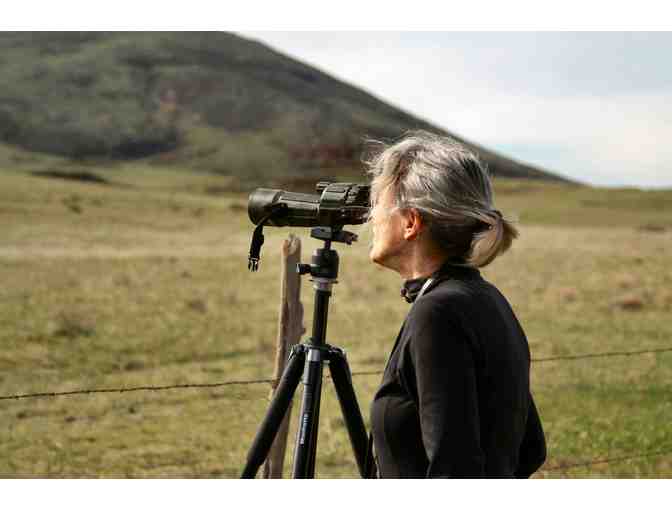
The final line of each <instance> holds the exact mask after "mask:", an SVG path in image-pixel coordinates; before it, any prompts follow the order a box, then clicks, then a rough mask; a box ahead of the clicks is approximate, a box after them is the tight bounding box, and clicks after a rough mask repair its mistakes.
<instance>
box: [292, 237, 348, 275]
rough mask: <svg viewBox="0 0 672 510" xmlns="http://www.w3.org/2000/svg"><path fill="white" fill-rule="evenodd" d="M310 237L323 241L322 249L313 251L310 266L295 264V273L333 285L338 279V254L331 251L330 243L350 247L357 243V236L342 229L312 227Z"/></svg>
mask: <svg viewBox="0 0 672 510" xmlns="http://www.w3.org/2000/svg"><path fill="white" fill-rule="evenodd" d="M310 237H312V238H314V239H320V240H322V241H324V248H318V249H317V250H315V253H314V254H313V257H312V259H311V264H297V265H296V272H297V273H299V274H301V275H304V274H310V275H311V276H312V277H314V278H318V279H323V280H328V281H329V284H331V283H334V282H335V281H336V278H337V277H338V253H336V250H332V249H331V243H332V242H335V243H345V244H348V245H350V244H352V243H354V242H355V241H357V234H353V233H352V232H347V231H345V230H342V227H314V228H312V229H310ZM325 283H326V282H325Z"/></svg>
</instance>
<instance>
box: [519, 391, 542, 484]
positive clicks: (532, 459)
mask: <svg viewBox="0 0 672 510" xmlns="http://www.w3.org/2000/svg"><path fill="white" fill-rule="evenodd" d="M518 455H519V456H518V468H517V469H516V472H515V473H514V476H515V477H516V478H529V477H530V476H531V475H532V474H533V473H534V472H535V471H537V470H538V469H539V468H540V467H541V466H542V465H543V464H544V462H545V461H546V437H545V436H544V429H543V428H542V426H541V420H540V419H539V413H538V412H537V406H535V405H534V399H533V398H532V395H530V402H529V406H528V411H527V424H526V425H525V435H524V436H523V441H522V443H521V444H520V450H519V454H518Z"/></svg>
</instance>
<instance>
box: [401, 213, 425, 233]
mask: <svg viewBox="0 0 672 510" xmlns="http://www.w3.org/2000/svg"><path fill="white" fill-rule="evenodd" d="M403 218H404V239H405V240H406V241H413V240H414V239H417V237H418V236H419V235H420V231H421V230H422V229H423V226H424V224H423V222H422V216H421V215H420V212H418V210H417V209H407V210H405V211H404V212H403Z"/></svg>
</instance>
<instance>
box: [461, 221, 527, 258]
mask: <svg viewBox="0 0 672 510" xmlns="http://www.w3.org/2000/svg"><path fill="white" fill-rule="evenodd" d="M481 219H482V221H483V222H484V223H486V224H487V225H488V227H487V228H486V229H485V230H483V231H481V232H479V233H477V234H476V235H474V238H473V241H472V243H471V250H470V252H469V256H468V258H467V265H469V266H472V267H485V266H487V265H488V264H490V262H492V261H493V260H495V258H496V257H497V256H498V255H501V254H502V253H504V252H505V251H506V250H508V249H509V248H510V247H511V243H512V242H513V240H514V239H516V238H517V237H518V229H517V228H516V227H515V226H514V225H513V223H512V222H511V221H509V220H507V219H506V218H504V217H503V216H502V213H501V212H499V211H498V210H497V209H491V210H490V211H489V212H488V213H487V214H484V215H482V216H481Z"/></svg>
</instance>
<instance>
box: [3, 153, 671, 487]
mask: <svg viewBox="0 0 672 510" xmlns="http://www.w3.org/2000/svg"><path fill="white" fill-rule="evenodd" d="M15 156H16V155H15ZM40 164H42V163H40ZM53 165H56V166H58V167H59V168H62V167H63V163H62V162H60V163H59V162H56V163H53ZM48 167H49V165H46V164H45V165H44V167H42V166H41V167H39V168H38V169H43V168H44V169H46V168H48ZM92 172H98V174H99V175H101V176H104V177H106V178H107V179H108V180H109V181H110V183H111V184H109V185H100V184H86V183H78V182H72V181H65V180H60V179H49V178H43V177H35V176H31V175H29V174H27V173H25V172H13V171H3V173H2V175H1V176H0V231H2V232H3V237H2V243H1V244H0V281H1V282H2V285H1V286H0V303H1V305H2V307H1V308H0V342H1V345H2V346H3V349H2V351H1V352H0V393H1V394H3V395H8V394H15V393H29V392H42V391H69V390H75V389H80V388H107V387H130V386H139V385H170V384H183V383H213V382H215V383H216V382H223V381H230V380H246V379H256V378H270V377H271V375H272V365H273V357H274V339H275V336H276V331H277V313H278V296H279V277H280V260H279V250H280V245H281V242H282V240H283V239H284V238H285V237H286V236H287V234H288V232H290V231H292V232H294V233H296V234H298V235H300V236H301V238H302V242H303V248H302V253H303V259H304V260H305V259H307V258H308V257H309V256H310V254H311V253H312V251H313V250H314V249H315V248H316V247H318V246H319V243H317V242H316V241H314V240H312V239H310V238H309V237H308V236H307V235H306V234H307V232H306V231H305V230H303V229H272V228H267V229H266V230H265V235H266V243H265V244H264V247H263V251H262V262H261V268H260V271H259V272H258V273H255V274H253V273H249V272H248V271H247V268H246V264H247V253H248V250H249V241H250V236H251V233H252V225H251V223H250V222H249V220H248V218H247V212H246V200H247V196H246V195H245V194H242V193H237V192H227V191H226V189H227V187H230V186H231V185H232V183H231V179H230V178H226V177H218V176H213V175H207V174H203V175H193V174H186V173H180V172H178V171H166V170H159V169H156V168H152V167H149V166H142V165H139V164H135V165H133V164H128V165H118V166H117V167H116V168H115V169H114V171H112V169H103V170H100V171H98V170H92ZM496 188H497V204H498V206H499V207H500V208H501V209H502V210H503V211H504V212H505V213H509V214H510V215H514V216H517V217H518V218H520V229H521V237H520V239H519V240H518V241H517V242H516V243H515V245H514V248H513V250H512V251H511V252H510V253H508V254H506V255H505V256H504V257H502V258H501V259H499V260H497V261H496V262H495V263H494V264H493V265H492V266H491V267H489V268H487V269H486V270H485V271H484V275H485V276H486V277H487V278H488V279H490V280H491V281H492V282H493V283H495V284H496V285H497V286H498V287H499V288H500V289H501V290H502V291H503V292H504V294H505V295H506V296H507V297H508V298H509V300H510V301H511V303H512V305H513V307H514V309H515V311H516V313H517V314H518V316H519V319H520V320H521V322H522V324H523V326H524V328H525V330H526V332H527V334H528V338H529V342H530V347H531V351H532V356H533V357H534V358H543V357H550V356H561V355H569V354H582V353H592V352H609V351H623V350H640V349H649V348H657V347H669V346H672V342H671V341H670V340H671V337H672V335H671V333H672V324H671V323H670V321H669V316H670V311H671V308H672V285H670V284H671V283H672V271H671V270H670V267H672V265H671V264H670V256H671V248H670V246H672V243H670V240H671V234H672V228H671V227H672V208H670V207H666V206H667V205H668V204H669V203H670V201H671V200H672V192H669V191H666V192H663V191H661V192H644V191H637V190H603V189H590V188H580V187H573V186H566V185H558V184H544V183H538V182H533V183H529V182H520V181H518V182H516V181H497V183H496ZM354 230H355V231H357V232H359V233H360V234H361V240H360V242H359V243H356V244H355V245H353V246H351V247H346V246H339V248H338V249H339V254H340V257H341V270H340V277H339V283H338V284H337V285H336V286H335V289H334V295H333V298H332V301H331V307H330V320H329V329H328V341H329V342H330V343H332V344H334V345H338V346H341V347H343V348H345V349H346V350H347V352H348V358H349V361H350V364H351V368H352V370H353V371H362V370H381V369H382V368H383V365H384V363H385V360H386V358H387V355H388V353H389V350H390V349H391V347H392V343H393V341H394V338H395V337H396V334H397V332H398V328H399V326H400V324H401V322H402V320H403V317H404V315H405V313H406V312H407V310H408V305H407V304H406V303H405V302H404V301H403V300H401V299H400V298H399V295H398V289H399V286H400V284H401V281H400V279H399V277H398V275H396V274H395V273H391V272H388V271H385V270H381V269H379V268H377V267H375V266H373V265H371V264H370V263H369V262H368V257H367V248H366V246H367V244H368V240H369V237H368V233H367V232H366V230H365V229H364V228H361V227H355V228H354ZM302 292H303V302H304V306H305V309H306V317H305V324H306V327H307V328H308V329H310V321H311V320H312V300H313V295H312V288H311V286H310V284H309V283H308V282H307V281H304V282H303V287H302ZM370 303H375V306H372V305H370ZM379 380H380V376H379V375H374V376H357V377H355V378H354V384H355V389H356V391H357V395H358V399H359V402H360V406H361V408H362V411H363V414H364V416H365V418H366V420H367V423H368V414H369V413H368V408H369V404H370V402H371V398H372V396H373V393H374V391H375V390H376V388H377V385H378V383H379ZM669 381H672V353H669V354H668V353H661V354H647V355H641V356H632V357H613V358H598V359H588V360H576V361H556V362H544V363H534V364H533V368H532V387H533V392H534V394H535V398H536V400H537V402H538V406H539V410H540V414H541V417H542V420H543V423H544V426H545V428H546V433H547V439H548V445H549V454H550V455H549V460H548V462H547V466H546V467H553V466H558V465H560V464H575V463H582V462H584V461H589V460H591V459H602V458H606V457H628V456H631V455H637V454H640V453H644V452H647V451H652V450H660V449H664V448H672V430H670V428H669V426H668V424H669V423H670V422H672V401H671V399H670V395H671V394H672V392H671V391H670V390H671V388H670V383H669ZM324 389H325V390H324V393H323V407H322V411H321V415H320V419H321V421H320V432H319V434H320V435H319V447H318V458H317V471H318V476H320V477H325V478H326V477H351V476H354V475H355V474H356V472H357V470H356V466H355V463H354V460H353V456H352V453H351V449H350V446H349V443H348V439H347V433H346V431H345V428H344V424H343V421H342V419H341V417H340V411H339V409H338V404H337V400H336V397H335V394H334V391H333V386H332V384H331V382H328V381H327V382H325V386H324ZM268 391H269V388H268V387H267V385H264V384H260V385H244V386H243V385H241V386H223V387H219V388H212V389H184V390H170V391H159V392H134V393H122V394H116V393H110V394H95V395H82V396H73V397H59V398H53V399H26V400H18V401H7V400H4V401H0V416H1V417H2V418H1V419H2V423H3V426H4V431H5V433H4V437H3V442H2V447H0V451H2V455H0V474H2V475H4V476H56V477H66V476H88V477H111V476H131V477H152V476H187V477H191V476H204V477H217V476H221V477H236V476H238V475H239V473H240V470H241V468H242V466H243V464H244V460H245V456H246V452H247V449H248V448H249V446H250V445H251V442H252V439H253V437H254V433H255V431H256V428H257V426H258V424H259V423H260V421H261V418H262V417H263V415H264V412H265V410H266V407H267V405H268ZM296 413H297V410H296V407H295V409H294V413H293V415H294V416H296ZM293 443H294V436H293V432H292V433H290V440H289V445H288V454H287V459H288V460H287V462H286V469H289V459H290V457H291V451H292V448H293ZM671 463H672V455H669V454H668V455H667V456H665V455H661V456H657V457H648V458H640V459H635V460H628V461H623V462H613V463H606V464H596V465H593V466H590V467H588V468H586V467H581V468H568V469H564V470H562V469H561V470H555V471H551V470H542V471H541V472H540V473H539V474H538V475H537V476H540V477H557V476H560V477H564V476H567V477H589V476H601V477H614V476H619V477H665V476H667V477H669V476H670V475H672V466H671Z"/></svg>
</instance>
